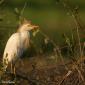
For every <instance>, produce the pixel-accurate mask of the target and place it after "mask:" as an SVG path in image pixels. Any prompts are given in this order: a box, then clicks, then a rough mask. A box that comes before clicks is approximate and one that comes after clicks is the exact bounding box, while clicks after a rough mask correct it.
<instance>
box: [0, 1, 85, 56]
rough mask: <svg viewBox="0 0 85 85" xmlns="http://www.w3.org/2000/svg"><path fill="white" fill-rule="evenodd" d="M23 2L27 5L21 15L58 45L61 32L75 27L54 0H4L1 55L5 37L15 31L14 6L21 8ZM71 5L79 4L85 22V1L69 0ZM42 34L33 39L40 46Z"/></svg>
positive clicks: (0, 8)
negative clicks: (37, 26)
mask: <svg viewBox="0 0 85 85" xmlns="http://www.w3.org/2000/svg"><path fill="white" fill-rule="evenodd" d="M25 2H27V6H26V8H25V10H24V14H23V16H24V17H26V18H27V19H29V20H31V21H32V22H33V23H34V24H37V25H39V26H40V29H41V30H42V31H43V32H44V33H46V34H47V35H48V36H49V37H50V38H51V39H53V40H54V41H55V42H56V43H57V44H58V45H60V44H62V43H63V39H62V34H63V33H67V35H68V36H70V34H71V30H72V29H73V28H74V27H75V24H74V20H73V19H72V17H71V16H70V15H69V14H68V12H67V10H65V9H64V8H63V6H62V5H60V4H58V3H57V1H56V0H45V1H44V0H4V2H3V3H2V4H1V5H0V20H1V21H0V54H1V55H2V53H3V50H4V47H5V44H6V42H7V39H8V38H9V37H10V36H11V34H12V33H14V32H16V30H17V26H18V18H17V16H16V14H15V8H18V9H19V10H20V11H21V10H22V8H23V6H24V4H25ZM69 3H70V4H71V5H72V7H76V6H79V14H80V16H81V19H82V21H83V23H84V22H85V1H84V0H69ZM41 37H42V36H41V35H40V34H38V37H36V39H35V40H34V42H35V43H36V45H37V46H39V47H41V43H42V38H41Z"/></svg>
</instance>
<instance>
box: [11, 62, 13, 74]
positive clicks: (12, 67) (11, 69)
mask: <svg viewBox="0 0 85 85" xmlns="http://www.w3.org/2000/svg"><path fill="white" fill-rule="evenodd" d="M11 73H13V63H12V62H11Z"/></svg>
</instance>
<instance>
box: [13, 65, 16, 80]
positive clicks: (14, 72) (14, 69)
mask: <svg viewBox="0 0 85 85" xmlns="http://www.w3.org/2000/svg"><path fill="white" fill-rule="evenodd" d="M13 74H14V77H15V80H16V68H15V65H14V68H13Z"/></svg>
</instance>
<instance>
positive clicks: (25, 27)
mask: <svg viewBox="0 0 85 85" xmlns="http://www.w3.org/2000/svg"><path fill="white" fill-rule="evenodd" d="M36 28H38V26H35V25H32V24H31V23H30V22H29V21H27V20H24V22H23V24H22V25H21V26H20V27H19V29H18V32H16V33H14V34H12V35H11V37H10V38H9V39H8V41H7V44H6V47H5V50H4V54H3V68H4V71H6V69H7V67H8V65H9V64H15V63H16V61H17V60H18V59H19V58H20V57H21V56H22V54H23V52H24V51H25V50H27V48H28V47H29V46H30V32H29V31H30V30H33V29H36Z"/></svg>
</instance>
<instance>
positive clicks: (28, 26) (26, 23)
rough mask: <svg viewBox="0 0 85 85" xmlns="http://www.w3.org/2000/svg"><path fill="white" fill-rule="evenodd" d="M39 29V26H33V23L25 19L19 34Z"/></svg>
mask: <svg viewBox="0 0 85 85" xmlns="http://www.w3.org/2000/svg"><path fill="white" fill-rule="evenodd" d="M38 28H39V26H37V25H33V24H31V21H28V20H26V19H24V20H23V22H22V23H21V24H20V27H19V29H18V31H19V32H23V31H31V30H36V29H38Z"/></svg>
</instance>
